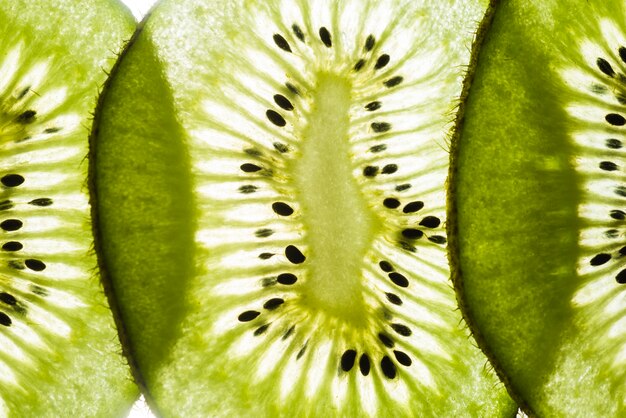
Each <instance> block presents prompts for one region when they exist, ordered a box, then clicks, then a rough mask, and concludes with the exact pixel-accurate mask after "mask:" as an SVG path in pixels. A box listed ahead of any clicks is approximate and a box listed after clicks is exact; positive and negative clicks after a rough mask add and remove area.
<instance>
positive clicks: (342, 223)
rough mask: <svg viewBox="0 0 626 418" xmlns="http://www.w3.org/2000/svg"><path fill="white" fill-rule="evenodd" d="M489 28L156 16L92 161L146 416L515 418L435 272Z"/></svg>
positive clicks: (321, 9)
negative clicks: (476, 38)
mask: <svg viewBox="0 0 626 418" xmlns="http://www.w3.org/2000/svg"><path fill="white" fill-rule="evenodd" d="M483 10H484V8H483V7H481V6H480V5H479V4H472V3H469V2H446V3H445V4H443V3H442V2H440V1H436V2H419V3H417V4H416V2H412V1H411V2H409V1H407V2H397V1H393V2H377V3H374V2H363V1H347V2H334V1H312V2H306V1H296V2H292V1H284V2H254V1H217V2H203V1H184V2H183V1H169V2H164V3H162V4H161V5H160V7H159V8H158V9H157V10H156V11H155V12H154V13H153V15H152V17H151V18H150V19H149V20H148V22H147V24H146V26H145V28H144V29H143V31H142V32H141V34H140V35H139V36H138V37H137V38H136V39H135V41H134V43H133V45H132V46H131V48H130V49H129V50H128V51H127V52H126V54H125V56H124V57H123V59H122V61H121V63H120V65H119V67H118V68H117V70H116V72H115V75H114V77H113V79H112V81H111V84H110V86H109V88H108V90H107V92H106V96H105V99H104V104H103V106H102V108H101V109H100V112H99V115H98V135H97V137H94V141H93V146H94V148H93V150H92V152H93V156H94V158H93V162H94V177H93V180H94V182H95V185H96V188H95V193H96V194H95V199H96V200H97V211H98V225H97V228H98V233H99V234H100V240H99V245H100V248H99V252H100V254H101V255H102V256H103V258H102V264H103V266H104V268H105V269H106V271H107V272H108V278H109V280H110V281H111V289H112V291H113V292H114V295H115V297H116V300H117V304H118V306H119V312H118V313H119V315H120V318H121V320H122V322H123V323H124V332H125V339H126V340H127V342H128V347H129V350H130V354H131V356H132V361H133V362H135V366H136V367H137V369H138V376H139V377H140V380H141V381H142V382H143V384H145V386H146V387H147V390H148V393H149V397H150V398H151V400H152V401H153V403H154V404H156V406H157V409H158V410H159V411H160V412H161V413H163V414H164V415H166V416H177V415H181V416H200V415H206V414H211V415H215V416H232V415H241V414H246V413H247V414H250V413H251V411H254V412H255V413H257V414H260V415H263V416H277V415H285V416H296V415H298V416H300V415H303V416H329V415H336V416H363V415H369V416H415V415H418V416H500V415H506V414H508V415H512V414H514V411H515V407H514V406H513V405H512V404H511V402H510V400H509V399H508V397H507V395H506V394H505V392H504V391H503V388H502V387H501V386H499V385H498V383H497V381H496V380H495V379H494V376H493V375H492V374H491V373H490V372H489V371H488V370H487V368H486V367H485V359H484V357H482V355H481V354H480V352H479V351H478V350H477V349H476V348H475V347H474V346H473V345H472V342H471V340H470V339H469V336H468V334H467V330H466V329H464V327H463V325H462V323H461V317H460V314H459V312H458V311H456V310H455V309H456V304H455V299H454V294H453V291H452V289H451V286H450V284H449V282H448V268H447V261H446V253H445V244H446V237H445V233H444V223H445V218H444V215H445V208H444V205H445V194H444V182H445V177H446V174H447V157H448V154H447V151H446V133H447V131H448V129H449V128H450V125H451V120H452V119H453V117H454V105H455V103H454V100H455V98H456V97H458V95H459V93H460V90H461V80H462V65H463V64H464V63H466V62H467V60H468V50H469V46H470V44H471V39H472V34H473V31H474V30H475V27H474V25H475V22H476V21H477V20H479V18H480V16H481V14H482V12H483ZM408 39H410V40H411V42H407V40H408ZM137 115H139V116H140V117H136V116H137Z"/></svg>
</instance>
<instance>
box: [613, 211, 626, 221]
mask: <svg viewBox="0 0 626 418" xmlns="http://www.w3.org/2000/svg"><path fill="white" fill-rule="evenodd" d="M610 216H611V218H613V219H617V220H618V221H623V220H624V219H626V212H624V211H622V210H619V209H614V210H612V211H611V213H610Z"/></svg>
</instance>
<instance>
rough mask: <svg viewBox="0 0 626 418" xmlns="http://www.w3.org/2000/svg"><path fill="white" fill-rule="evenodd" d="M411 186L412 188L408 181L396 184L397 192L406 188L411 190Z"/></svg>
mask: <svg viewBox="0 0 626 418" xmlns="http://www.w3.org/2000/svg"><path fill="white" fill-rule="evenodd" d="M410 188H411V185H410V184H408V183H404V184H398V185H397V186H396V192H403V191H405V190H409V189H410Z"/></svg>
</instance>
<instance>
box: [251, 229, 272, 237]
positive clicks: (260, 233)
mask: <svg viewBox="0 0 626 418" xmlns="http://www.w3.org/2000/svg"><path fill="white" fill-rule="evenodd" d="M273 233H274V231H273V230H271V229H269V228H261V229H257V230H256V231H255V232H254V235H255V236H256V237H257V238H267V237H270V236H272V234H273Z"/></svg>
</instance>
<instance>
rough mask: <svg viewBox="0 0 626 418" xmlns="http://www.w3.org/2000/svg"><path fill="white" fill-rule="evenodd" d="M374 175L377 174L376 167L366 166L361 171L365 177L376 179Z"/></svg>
mask: <svg viewBox="0 0 626 418" xmlns="http://www.w3.org/2000/svg"><path fill="white" fill-rule="evenodd" d="M376 174H378V167H376V166H373V165H368V166H367V167H365V168H364V169H363V175H364V176H365V177H376Z"/></svg>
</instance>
